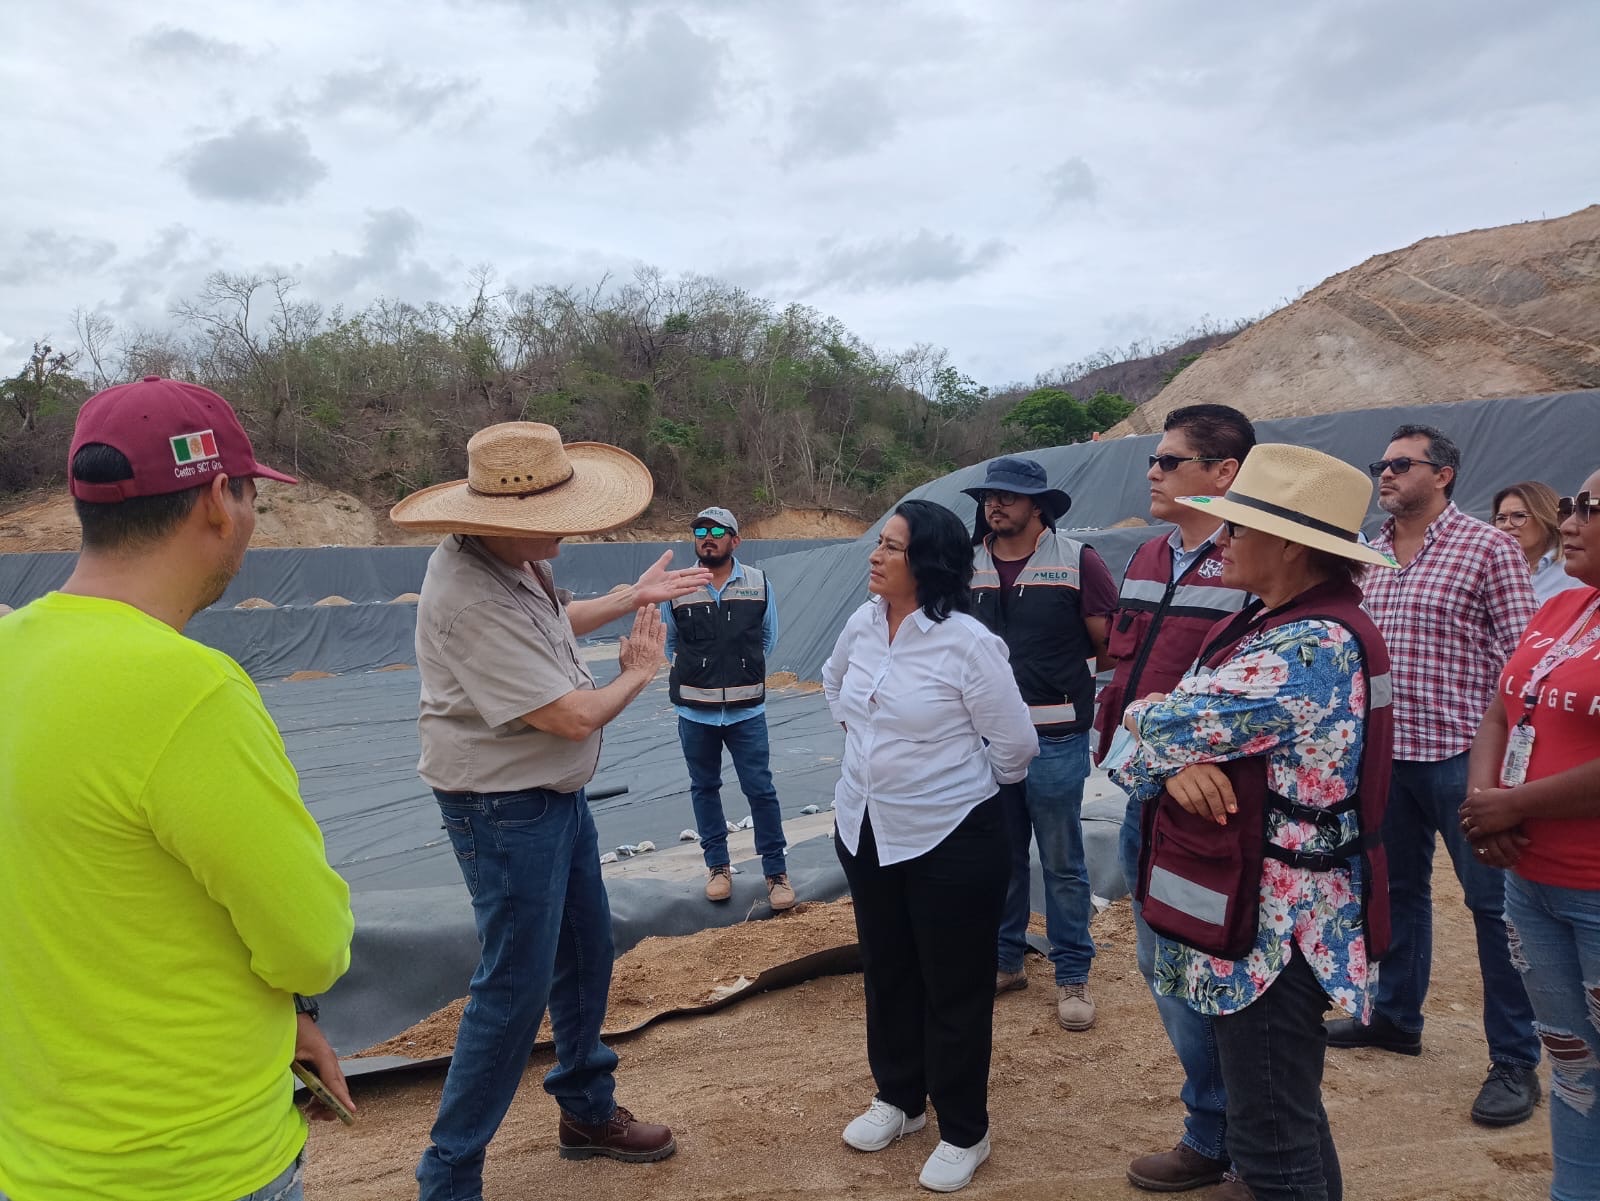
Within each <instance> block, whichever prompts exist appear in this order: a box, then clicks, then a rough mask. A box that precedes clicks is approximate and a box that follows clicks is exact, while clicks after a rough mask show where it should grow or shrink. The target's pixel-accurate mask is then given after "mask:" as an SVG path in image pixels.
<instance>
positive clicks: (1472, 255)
mask: <svg viewBox="0 0 1600 1201" xmlns="http://www.w3.org/2000/svg"><path fill="white" fill-rule="evenodd" d="M1583 388H1600V205H1592V206H1590V207H1589V208H1586V209H1582V210H1580V211H1579V212H1576V213H1573V214H1571V215H1570V216H1566V217H1558V218H1556V219H1555V220H1552V221H1529V222H1526V223H1524V224H1521V225H1505V226H1500V227H1498V228H1495V229H1483V230H1475V231H1473V232H1471V233H1463V234H1455V235H1452V236H1449V237H1439V238H1426V239H1424V240H1423V241H1421V242H1418V243H1416V244H1415V245H1414V246H1408V247H1407V248H1406V249H1404V250H1396V251H1392V252H1390V253H1388V254H1380V255H1377V256H1376V257H1374V258H1370V259H1368V260H1367V261H1366V262H1364V263H1362V264H1361V265H1360V266H1358V267H1353V268H1351V269H1350V270H1348V271H1343V272H1341V273H1339V274H1338V275H1335V276H1332V277H1331V278H1329V279H1327V280H1324V281H1323V282H1322V283H1321V284H1319V285H1318V286H1317V287H1315V288H1313V289H1312V290H1311V291H1310V292H1307V293H1306V294H1305V295H1304V296H1302V297H1301V298H1300V299H1299V300H1297V301H1295V302H1294V303H1293V304H1291V305H1289V306H1288V307H1287V308H1285V309H1282V310H1280V311H1279V312H1276V313H1273V314H1272V315H1271V316H1270V317H1267V318H1264V319H1263V320H1261V321H1259V322H1257V323H1256V324H1255V325H1253V326H1251V327H1250V328H1249V329H1247V330H1245V331H1244V332H1243V333H1241V334H1240V335H1239V336H1238V337H1236V338H1234V339H1232V340H1231V341H1229V342H1226V343H1224V344H1223V345H1221V346H1218V347H1215V348H1214V349H1212V350H1209V351H1207V352H1206V353H1205V354H1204V355H1202V356H1201V357H1200V359H1199V360H1198V361H1197V362H1195V363H1194V364H1193V365H1192V366H1190V367H1189V368H1187V369H1186V370H1185V371H1184V372H1183V373H1182V374H1181V375H1179V376H1178V377H1177V379H1175V380H1173V382H1172V383H1171V384H1170V385H1169V386H1168V387H1166V388H1165V389H1163V390H1162V391H1161V393H1160V394H1159V395H1157V396H1156V397H1155V398H1154V399H1153V400H1150V401H1148V402H1146V403H1145V404H1144V405H1142V406H1141V407H1140V408H1139V409H1138V410H1137V411H1136V412H1135V413H1134V414H1133V416H1132V417H1130V418H1129V419H1128V420H1127V421H1125V422H1123V423H1122V424H1120V425H1118V426H1115V427H1113V428H1112V429H1111V430H1110V431H1109V432H1108V435H1107V436H1115V435H1122V434H1144V433H1151V432H1155V431H1159V430H1160V429H1161V425H1162V422H1163V420H1164V419H1165V417H1166V415H1167V414H1168V413H1169V412H1171V411H1172V410H1173V409H1175V408H1178V407H1179V406H1181V405H1188V404H1198V403H1201V402H1206V401H1210V402H1223V403H1226V404H1230V405H1233V406H1235V407H1237V408H1239V409H1242V410H1243V411H1244V412H1246V413H1248V414H1249V415H1250V416H1251V417H1257V418H1260V417H1298V416H1303V415H1305V414H1309V413H1328V412H1340V411H1344V410H1349V409H1372V408H1381V407H1384V406H1388V405H1409V404H1438V403H1441V402H1448V401H1457V400H1477V399H1483V398H1488V397H1495V396H1532V395H1538V394H1540V393H1547V392H1566V391H1574V390H1577V389H1583Z"/></svg>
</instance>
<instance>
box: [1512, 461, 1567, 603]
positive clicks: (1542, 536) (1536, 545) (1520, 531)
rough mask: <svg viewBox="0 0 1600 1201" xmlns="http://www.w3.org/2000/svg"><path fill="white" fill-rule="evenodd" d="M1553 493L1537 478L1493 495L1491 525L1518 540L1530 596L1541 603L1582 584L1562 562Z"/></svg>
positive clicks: (1558, 520) (1552, 489) (1554, 494)
mask: <svg viewBox="0 0 1600 1201" xmlns="http://www.w3.org/2000/svg"><path fill="white" fill-rule="evenodd" d="M1560 520H1561V519H1560V518H1558V517H1557V516H1556V492H1555V489H1554V488H1552V487H1550V485H1549V484H1541V483H1539V481H1538V480H1523V481H1522V482H1521V483H1520V484H1511V485H1509V486H1507V487H1505V488H1502V489H1500V491H1498V492H1496V493H1495V494H1494V528H1495V529H1497V530H1504V531H1505V532H1506V533H1508V534H1510V535H1511V536H1512V537H1513V538H1515V539H1516V540H1517V545H1519V546H1520V547H1522V553H1523V554H1525V555H1526V556H1528V570H1529V571H1531V572H1532V573H1533V595H1534V599H1535V600H1537V601H1538V602H1539V603H1540V604H1541V605H1542V604H1544V603H1545V601H1547V600H1549V599H1550V598H1551V597H1552V596H1554V595H1555V594H1556V593H1558V592H1565V591H1566V590H1567V589H1569V588H1581V587H1583V584H1582V583H1581V582H1580V581H1578V580H1576V579H1574V578H1573V577H1572V576H1570V575H1568V574H1567V573H1566V569H1565V564H1564V563H1563V562H1562V553H1561V531H1560V529H1559V526H1560Z"/></svg>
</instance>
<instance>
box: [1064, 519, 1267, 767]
mask: <svg viewBox="0 0 1600 1201" xmlns="http://www.w3.org/2000/svg"><path fill="white" fill-rule="evenodd" d="M1244 602H1245V594H1244V593H1243V592H1239V591H1237V590H1234V589H1225V588H1223V586H1222V557H1221V552H1220V551H1218V550H1217V548H1216V547H1214V546H1213V547H1210V548H1209V549H1207V551H1206V553H1205V554H1203V555H1201V556H1200V557H1199V558H1198V559H1196V560H1195V561H1194V562H1193V563H1191V564H1190V565H1189V567H1188V569H1187V570H1186V571H1185V572H1184V573H1183V575H1182V576H1181V577H1179V578H1178V579H1177V580H1176V581H1174V580H1173V578H1172V547H1171V545H1170V544H1169V543H1168V542H1167V535H1165V534H1163V535H1162V536H1161V537H1159V538H1152V539H1150V541H1148V542H1146V543H1145V544H1144V545H1142V546H1141V547H1139V549H1138V550H1136V551H1134V552H1133V558H1132V559H1131V560H1129V562H1128V570H1127V571H1126V572H1125V573H1124V574H1123V577H1122V590H1121V595H1120V597H1119V598H1118V601H1117V611H1116V613H1114V614H1113V615H1112V618H1111V631H1110V639H1109V645H1108V646H1107V650H1108V651H1109V652H1110V654H1111V655H1112V656H1113V657H1114V658H1115V659H1116V660H1117V667H1116V672H1115V674H1114V675H1113V676H1112V677H1111V683H1109V684H1107V685H1106V686H1105V688H1104V689H1103V690H1102V691H1101V693H1100V697H1099V702H1098V707H1097V708H1096V710H1095V715H1094V728H1095V731H1096V732H1097V733H1098V734H1099V739H1098V741H1097V745H1096V749H1095V754H1094V758H1095V762H1096V763H1098V762H1099V761H1100V760H1101V759H1103V758H1105V754H1106V751H1107V750H1108V749H1109V748H1110V746H1111V738H1112V736H1113V735H1114V734H1115V733H1116V731H1117V726H1118V725H1119V724H1120V723H1121V721H1122V714H1123V712H1124V711H1125V710H1126V709H1127V707H1128V705H1129V704H1130V703H1131V702H1133V701H1136V700H1138V699H1139V698H1140V697H1141V696H1148V695H1149V694H1150V693H1152V692H1171V691H1172V686H1173V685H1174V684H1176V683H1177V682H1178V681H1179V680H1181V679H1183V677H1184V676H1185V675H1186V674H1187V673H1188V671H1189V669H1190V668H1191V667H1193V666H1194V661H1195V658H1196V657H1197V656H1198V655H1199V654H1200V648H1201V647H1203V646H1204V645H1205V641H1206V635H1207V634H1208V633H1210V631H1211V627H1212V626H1214V625H1216V623H1217V622H1218V621H1219V620H1224V619H1226V618H1228V617H1230V616H1232V615H1233V614H1235V613H1237V612H1238V611H1239V610H1240V609H1242V608H1244Z"/></svg>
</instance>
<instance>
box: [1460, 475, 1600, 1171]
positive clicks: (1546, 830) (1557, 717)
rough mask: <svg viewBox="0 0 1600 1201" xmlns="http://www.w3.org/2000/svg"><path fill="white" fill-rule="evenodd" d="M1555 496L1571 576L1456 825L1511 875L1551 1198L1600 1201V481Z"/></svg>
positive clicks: (1505, 693) (1546, 610) (1493, 727)
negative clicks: (1543, 1089) (1573, 582)
mask: <svg viewBox="0 0 1600 1201" xmlns="http://www.w3.org/2000/svg"><path fill="white" fill-rule="evenodd" d="M1583 487H1584V490H1583V491H1582V492H1580V493H1579V494H1578V495H1577V496H1575V497H1566V498H1564V499H1562V501H1561V503H1560V507H1559V510H1558V512H1559V514H1560V516H1561V519H1562V520H1561V545H1562V549H1563V550H1564V551H1565V552H1566V562H1567V573H1568V574H1569V575H1571V576H1573V577H1575V578H1576V579H1578V580H1579V581H1581V582H1582V583H1583V584H1584V585H1585V587H1582V588H1577V589H1573V590H1571V591H1568V592H1561V593H1557V594H1556V595H1555V596H1554V597H1552V598H1551V599H1550V600H1549V601H1547V602H1546V603H1545V606H1544V607H1543V608H1542V609H1540V610H1539V612H1538V613H1536V614H1535V615H1534V618H1533V620H1532V622H1530V623H1529V625H1528V630H1527V633H1525V634H1524V635H1523V638H1522V643H1521V645H1520V646H1518V647H1517V649H1516V652H1515V653H1514V654H1513V655H1512V656H1511V658H1510V660H1509V661H1507V663H1506V667H1505V671H1504V672H1503V673H1502V675H1501V677H1500V688H1499V691H1498V693H1497V695H1496V697H1495V700H1494V703H1493V704H1491V705H1490V706H1489V712H1488V713H1487V714H1485V715H1484V719H1483V725H1482V726H1481V727H1480V728H1479V730H1478V736H1477V739H1476V740H1475V741H1474V742H1473V744H1472V756H1471V759H1470V761H1469V762H1470V766H1469V767H1468V772H1467V789H1468V796H1467V799H1466V801H1465V802H1463V803H1462V806H1461V828H1462V830H1463V831H1464V832H1465V833H1466V836H1467V838H1468V839H1470V840H1471V842H1472V845H1473V850H1474V853H1475V854H1476V855H1478V856H1479V857H1480V859H1481V860H1482V861H1483V862H1484V863H1487V864H1489V865H1491V866H1493V867H1505V868H1510V869H1511V871H1510V873H1509V874H1508V875H1507V877H1506V924H1507V926H1508V927H1509V928H1510V931H1511V958H1512V962H1513V963H1515V964H1516V966H1517V968H1518V970H1520V971H1521V972H1522V978H1523V983H1524V984H1525V985H1526V986H1527V989H1528V999H1529V1000H1530V1001H1532V1002H1533V1011H1534V1016H1535V1018H1536V1019H1537V1026H1538V1031H1539V1037H1540V1039H1541V1040H1542V1041H1543V1043H1544V1049H1545V1053H1546V1054H1547V1055H1548V1056H1549V1057H1550V1066H1551V1074H1552V1088H1551V1100H1550V1134H1551V1143H1552V1147H1553V1150H1554V1158H1555V1177H1554V1179H1553V1181H1552V1182H1551V1186H1550V1196H1551V1197H1552V1198H1553V1199H1554V1201H1600V520H1596V519H1595V512H1596V510H1600V471H1597V472H1595V473H1594V474H1593V475H1591V476H1590V477H1589V479H1588V480H1587V481H1586V482H1585V483H1584V486H1583Z"/></svg>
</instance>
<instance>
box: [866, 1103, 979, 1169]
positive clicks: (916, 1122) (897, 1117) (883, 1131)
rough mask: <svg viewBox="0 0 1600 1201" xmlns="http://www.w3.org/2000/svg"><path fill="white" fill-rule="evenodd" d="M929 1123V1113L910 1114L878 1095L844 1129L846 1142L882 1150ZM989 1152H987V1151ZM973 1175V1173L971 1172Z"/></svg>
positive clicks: (869, 1148) (870, 1149)
mask: <svg viewBox="0 0 1600 1201" xmlns="http://www.w3.org/2000/svg"><path fill="white" fill-rule="evenodd" d="M927 1124H928V1115H927V1114H925V1113H919V1114H918V1115H917V1116H916V1117H914V1118H908V1117H906V1111H905V1110H903V1109H901V1108H900V1107H899V1106H898V1105H890V1104H889V1103H888V1102H887V1101H880V1100H878V1099H877V1098H876V1097H874V1098H873V1099H872V1104H871V1105H869V1106H867V1112H866V1113H864V1114H862V1115H861V1116H860V1117H859V1118H856V1119H855V1120H854V1121H853V1122H851V1123H850V1124H849V1125H848V1126H846V1127H845V1128H844V1141H845V1142H847V1143H849V1144H850V1145H851V1146H852V1147H854V1148H855V1149H856V1150H857V1151H882V1150H883V1149H884V1148H885V1147H887V1146H888V1145H889V1144H890V1143H892V1142H894V1140H895V1139H897V1138H904V1137H905V1136H906V1135H908V1134H915V1133H916V1132H917V1131H919V1130H921V1129H922V1128H923V1127H924V1126H926V1125H927ZM985 1154H987V1152H985ZM968 1176H969V1177H970V1176H971V1173H970V1172H969V1173H968Z"/></svg>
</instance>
